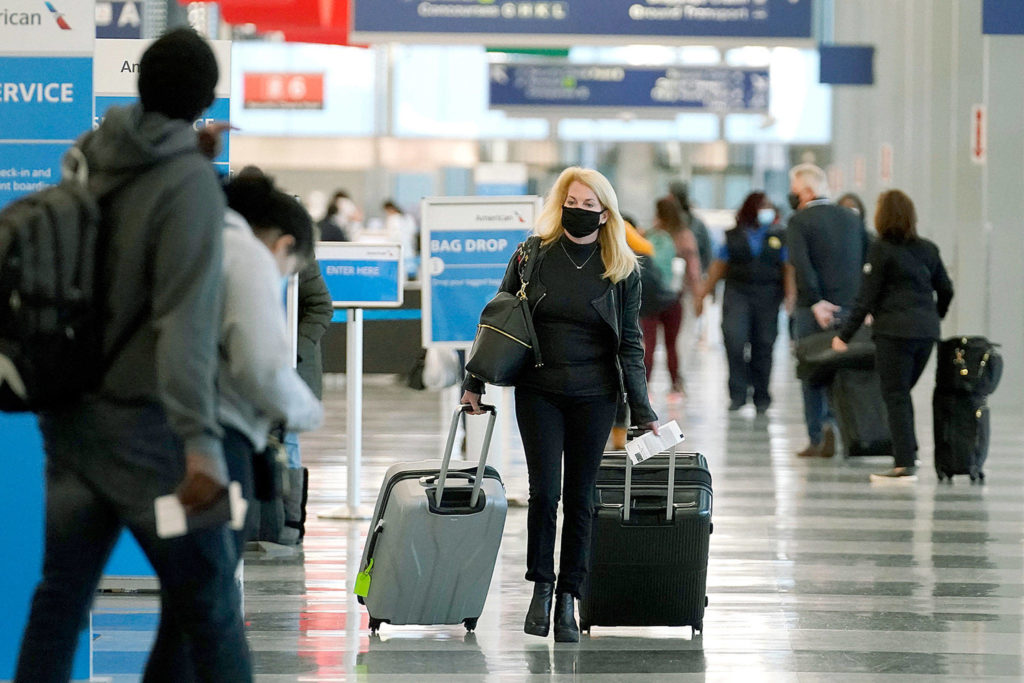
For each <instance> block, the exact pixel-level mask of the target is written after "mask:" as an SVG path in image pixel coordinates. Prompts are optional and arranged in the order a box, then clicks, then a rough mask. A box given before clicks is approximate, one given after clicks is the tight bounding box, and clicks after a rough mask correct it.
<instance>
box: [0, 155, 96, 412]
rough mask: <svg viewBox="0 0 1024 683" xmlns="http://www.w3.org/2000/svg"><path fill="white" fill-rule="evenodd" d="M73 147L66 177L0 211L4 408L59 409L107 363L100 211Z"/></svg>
mask: <svg viewBox="0 0 1024 683" xmlns="http://www.w3.org/2000/svg"><path fill="white" fill-rule="evenodd" d="M87 181H88V168H87V166H86V163H85V157H84V155H82V153H81V151H80V150H78V149H77V148H75V147H72V148H71V149H70V150H69V151H68V153H67V155H65V158H64V164H63V179H62V180H61V182H60V183H59V184H58V185H56V186H54V187H49V188H46V189H44V190H40V191H39V192H36V193H33V194H30V195H28V196H26V197H22V198H21V199H18V200H16V201H14V202H12V203H11V204H9V205H8V206H6V207H5V208H4V209H3V210H2V211H0V410H3V411H7V412H24V411H33V412H39V411H44V410H50V409H53V408H58V407H60V406H62V405H65V404H67V403H70V402H72V401H74V400H75V399H77V398H79V397H80V396H81V395H82V394H83V393H85V392H86V391H88V390H90V389H93V388H95V387H96V386H97V385H98V384H99V381H100V379H101V378H102V375H103V372H104V370H105V369H106V368H105V364H104V363H103V360H102V334H101V324H100V315H99V308H100V306H99V302H98V301H97V292H98V289H99V288H98V287H97V263H96V262H97V255H98V246H99V245H98V242H99V232H100V210H99V206H98V204H97V201H96V198H95V197H94V196H93V195H92V194H91V193H90V192H89V191H88V189H87V185H86V184H87Z"/></svg>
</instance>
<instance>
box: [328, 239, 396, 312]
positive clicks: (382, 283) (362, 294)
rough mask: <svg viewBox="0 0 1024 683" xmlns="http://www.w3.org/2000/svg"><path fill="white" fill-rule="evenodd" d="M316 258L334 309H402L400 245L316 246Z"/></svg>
mask: <svg viewBox="0 0 1024 683" xmlns="http://www.w3.org/2000/svg"><path fill="white" fill-rule="evenodd" d="M316 258H317V261H319V262H320V273H321V274H322V275H323V276H324V282H326V283H327V289H328V290H329V291H330V293H331V301H332V302H333V303H334V307H335V308H386V307H397V306H401V305H402V301H403V299H404V295H403V289H402V286H403V283H404V280H405V277H404V273H405V270H404V266H403V264H402V247H401V245H398V244H366V243H363V242H320V243H318V244H317V245H316Z"/></svg>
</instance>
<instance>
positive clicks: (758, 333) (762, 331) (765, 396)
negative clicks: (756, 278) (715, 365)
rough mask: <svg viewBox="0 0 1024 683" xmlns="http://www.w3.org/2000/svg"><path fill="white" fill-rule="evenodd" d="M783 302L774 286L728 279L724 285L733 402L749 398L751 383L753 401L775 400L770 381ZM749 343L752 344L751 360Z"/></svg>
mask: <svg viewBox="0 0 1024 683" xmlns="http://www.w3.org/2000/svg"><path fill="white" fill-rule="evenodd" d="M744 289H746V290H747V291H744ZM762 290H763V291H762ZM781 303H782V299H781V298H779V297H778V295H777V294H776V293H775V288H774V287H771V286H762V288H761V290H758V289H757V285H750V286H749V287H746V288H741V287H739V286H736V285H734V284H732V283H728V282H727V283H726V285H725V298H724V300H723V302H722V338H723V340H724V341H725V355H726V358H728V360H729V398H730V400H731V401H732V402H733V403H739V404H743V403H746V402H747V387H748V386H752V387H753V388H754V405H757V406H767V405H768V404H769V403H771V401H772V396H771V394H770V393H769V392H768V382H769V380H771V376H772V349H773V348H774V347H775V338H776V337H778V335H779V305H780V304H781ZM747 344H750V360H749V361H748V360H747V357H746V346H747Z"/></svg>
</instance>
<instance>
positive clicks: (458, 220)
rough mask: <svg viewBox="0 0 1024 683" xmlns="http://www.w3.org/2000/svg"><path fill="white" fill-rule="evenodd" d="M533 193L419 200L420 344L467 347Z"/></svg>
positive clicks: (525, 231) (526, 230) (522, 228)
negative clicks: (420, 220)
mask: <svg viewBox="0 0 1024 683" xmlns="http://www.w3.org/2000/svg"><path fill="white" fill-rule="evenodd" d="M538 210H539V200H538V198H537V197H534V196H520V197H438V198H433V199H426V200H424V202H423V211H422V214H423V219H422V225H421V238H422V248H421V249H420V251H421V253H422V254H423V267H422V269H421V277H422V279H423V283H424V284H423V345H424V346H447V347H454V348H468V347H469V346H471V345H472V343H473V339H474V337H475V336H476V325H477V322H479V320H480V311H482V310H483V308H484V306H485V305H487V302H488V301H490V300H491V299H492V298H493V297H494V295H495V294H496V293H497V292H498V287H499V286H500V285H501V280H502V277H504V275H505V269H506V268H507V267H508V262H509V259H511V258H512V255H513V254H514V253H515V251H516V247H518V246H519V243H520V242H522V241H523V240H524V239H526V237H527V236H528V235H529V234H530V232H531V231H532V230H533V223H534V219H535V217H536V215H537V212H538Z"/></svg>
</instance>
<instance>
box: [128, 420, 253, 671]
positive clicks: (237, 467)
mask: <svg viewBox="0 0 1024 683" xmlns="http://www.w3.org/2000/svg"><path fill="white" fill-rule="evenodd" d="M223 446H224V459H225V460H226V461H227V466H228V476H229V477H230V479H231V481H237V482H238V483H239V484H241V485H242V497H243V498H245V500H246V502H248V504H249V509H250V510H251V509H252V508H253V505H255V504H256V501H254V500H253V484H252V457H253V446H252V442H251V441H249V438H248V437H247V436H245V435H244V434H242V433H241V432H240V431H238V430H236V429H234V428H232V427H224V441H223ZM247 529H248V526H243V527H242V529H241V530H240V531H234V530H232V531H231V541H232V544H231V548H232V551H233V552H234V557H235V565H236V566H237V565H238V563H239V562H240V561H241V559H242V553H243V552H244V551H245V542H246V541H247V540H248V539H247V538H246V535H247V534H246V530H247ZM160 597H161V602H164V601H165V596H164V595H163V593H162V592H161V596H160ZM195 657H196V653H195V651H194V648H193V647H192V644H191V640H190V638H189V637H188V634H187V632H186V631H185V628H184V626H183V624H181V622H180V621H179V620H178V619H177V618H175V616H174V613H173V612H170V611H166V610H162V611H161V615H160V626H159V628H158V629H157V632H156V641H155V642H154V644H153V653H152V654H151V655H150V657H149V662H148V663H147V667H146V668H147V672H148V673H147V676H148V678H147V680H153V681H156V680H161V681H168V682H170V681H177V682H179V683H191V682H192V681H198V680H200V679H199V674H198V673H197V671H198V670H197V668H196V661H195Z"/></svg>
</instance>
